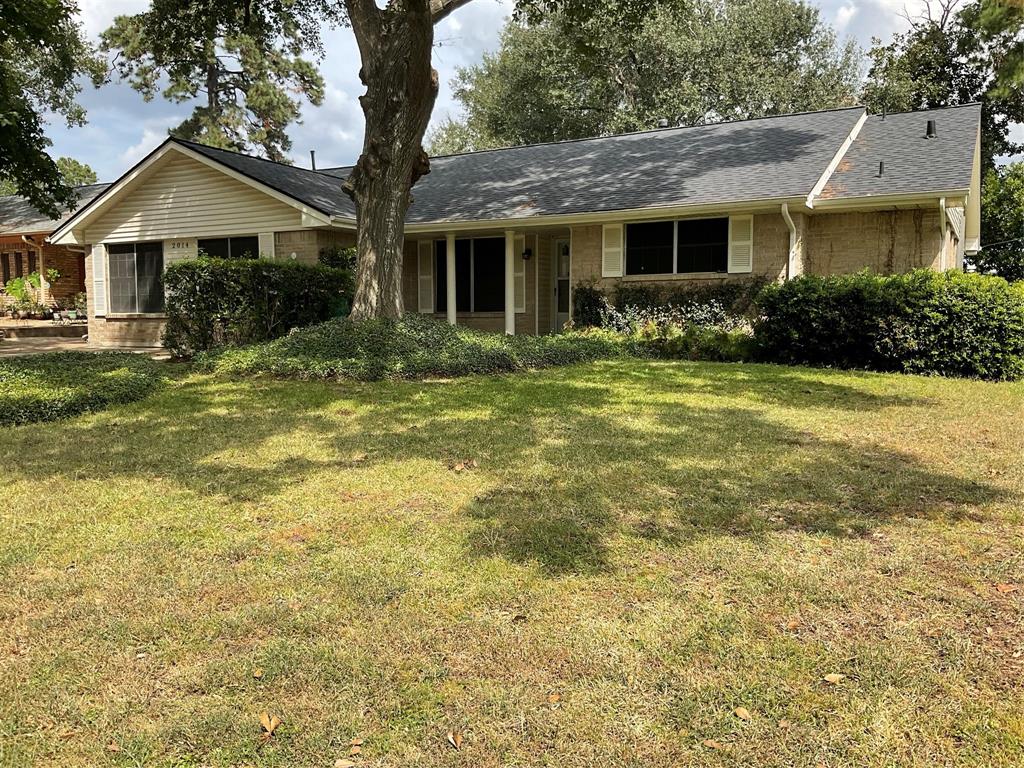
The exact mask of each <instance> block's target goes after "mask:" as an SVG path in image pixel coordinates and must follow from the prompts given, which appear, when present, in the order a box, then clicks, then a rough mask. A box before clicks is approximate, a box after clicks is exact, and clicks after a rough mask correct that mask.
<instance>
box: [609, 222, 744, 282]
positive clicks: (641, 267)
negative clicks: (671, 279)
mask: <svg viewBox="0 0 1024 768" xmlns="http://www.w3.org/2000/svg"><path fill="white" fill-rule="evenodd" d="M728 270H729V219H728V217H722V218H717V219H683V220H680V221H654V222H644V223H642V224H627V225H626V274H627V275H670V274H673V273H677V274H688V273H694V272H727V271H728Z"/></svg>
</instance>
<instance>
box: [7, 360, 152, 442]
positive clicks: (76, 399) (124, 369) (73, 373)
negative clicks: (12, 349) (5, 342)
mask: <svg viewBox="0 0 1024 768" xmlns="http://www.w3.org/2000/svg"><path fill="white" fill-rule="evenodd" d="M160 380H161V376H160V367H159V363H156V362H154V361H153V360H151V359H150V358H149V357H147V356H145V355H133V354H129V353H125V352H99V353H93V352H51V353H46V354H41V355H26V356H24V357H5V358H0V424H3V425H10V424H28V423H30V422H34V421H52V420H54V419H62V418H66V417H69V416H75V415H77V414H80V413H85V412H88V411H97V410H101V409H103V408H106V407H108V406H111V405H115V404H118V403H131V402H133V401H135V400H140V399H142V398H143V397H145V396H146V395H148V394H149V393H150V392H151V391H152V390H153V389H154V388H155V387H156V386H157V384H159V383H160Z"/></svg>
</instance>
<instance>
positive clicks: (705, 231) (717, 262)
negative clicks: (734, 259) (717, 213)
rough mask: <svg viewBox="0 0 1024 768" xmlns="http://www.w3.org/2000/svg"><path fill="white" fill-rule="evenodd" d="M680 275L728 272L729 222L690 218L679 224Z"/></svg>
mask: <svg viewBox="0 0 1024 768" xmlns="http://www.w3.org/2000/svg"><path fill="white" fill-rule="evenodd" d="M678 226H679V251H678V254H679V255H678V271H679V272H727V271H728V270H729V219H728V218H721V219H690V220H684V221H680V222H678Z"/></svg>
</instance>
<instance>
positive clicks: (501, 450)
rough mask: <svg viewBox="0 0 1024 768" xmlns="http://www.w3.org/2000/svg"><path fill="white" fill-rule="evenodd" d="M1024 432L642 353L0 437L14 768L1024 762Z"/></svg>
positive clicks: (198, 404) (981, 408)
mask: <svg viewBox="0 0 1024 768" xmlns="http://www.w3.org/2000/svg"><path fill="white" fill-rule="evenodd" d="M1022 416H1024V387H1022V386H1021V385H1009V384H998V385H996V384H983V383H978V382H969V381H950V380H940V379H923V378H914V377H899V376H885V375H866V374H854V373H836V372H826V371H807V370H800V369H784V368H775V367H770V366H726V365H713V364H686V363H639V362H635V361H633V362H614V363H598V364H593V365H590V366H585V367H577V368H568V369H559V370H554V371H545V372H537V373H530V374H523V375H519V376H516V377H502V378H469V379H463V380H458V381H448V382H429V383H428V382H409V383H377V384H358V383H352V384H339V385H335V384H326V383H294V382H270V381H256V382H240V383H230V382H224V381H218V380H216V379H211V378H207V377H201V376H193V377H191V378H184V379H182V380H180V381H178V382H177V383H175V384H174V385H173V386H172V387H170V388H168V389H166V390H165V391H162V392H160V393H158V394H157V395H155V396H153V397H151V398H149V399H148V400H146V401H145V402H143V403H137V404H135V405H130V406H124V407H119V408H117V409H114V410H112V411H109V412H107V413H103V414H97V415H93V416H88V417H83V418H80V419H77V420H74V421H71V422H65V423H56V424H52V425H46V426H45V427H38V426H37V427H23V428H15V429H8V430H6V431H5V432H4V435H3V437H2V438H0V467H3V470H2V472H3V474H2V479H0V493H2V494H3V498H4V500H5V504H4V506H3V508H2V511H0V518H2V519H0V523H2V527H3V530H4V532H5V535H4V537H3V539H2V540H0V576H2V581H0V671H2V674H0V712H2V713H3V716H2V717H0V765H17V766H30V765H38V766H43V765H54V764H59V765H63V766H93V765H112V766H121V765H147V766H150V765H153V766H192V765H195V766H243V765H246V766H248V765H259V766H292V765H303V766H307V765H308V766H332V765H334V764H335V762H336V761H338V760H341V759H345V760H352V761H354V762H355V763H356V764H357V765H365V766H381V767H391V766H412V765H416V766H456V765H465V766H517V765H518V766H526V765H538V766H539V765H557V766H592V765H621V766H644V768H652V767H658V766H687V765H692V766H709V765H710V766H715V765H723V766H725V765H729V766H734V765H750V766H754V765H757V766H780V767H781V766H816V765H819V764H821V765H826V766H847V765H858V766H891V765H920V766H934V765H964V766H967V765H977V766H1016V765H1020V764H1021V762H1022V761H1024V692H1022V687H1021V674H1022V672H1024V664H1022V658H1021V656H1022V651H1024V641H1022V640H1021V638H1022V636H1024V632H1022V630H1024V626H1022V623H1024V622H1022V619H1021V616H1022V612H1021V601H1022V599H1024V563H1022V559H1021V551H1022V545H1024V536H1022V528H1021V522H1022V519H1021V494H1022V492H1024V466H1022V462H1021V456H1022V451H1024V430H1022V426H1024V419H1022ZM471 462H475V466H474V465H473V464H472V463H471ZM459 464H461V465H462V469H461V470H460V469H457V467H458V465H459ZM998 585H1003V587H1002V588H1000V587H999V586H998ZM1018 585H1019V586H1020V589H1014V587H1017V586H1018ZM1007 586H1008V587H1011V588H1010V589H1007ZM830 675H841V676H842V677H837V678H832V680H833V682H829V681H828V680H826V676H830ZM739 708H742V709H743V710H744V711H745V712H744V713H745V714H746V715H747V717H741V716H738V715H737V710H738V709H739ZM264 712H266V713H268V715H269V716H271V717H272V716H277V717H280V718H281V719H282V720H283V724H281V725H280V726H276V727H275V728H274V733H273V736H271V737H269V738H267V737H265V736H263V735H261V734H262V733H264V732H265V730H266V729H265V726H261V724H260V720H261V715H262V714H263V713H264ZM449 733H451V734H452V740H454V741H456V742H457V743H458V745H459V746H458V749H456V748H455V747H454V746H453V745H452V740H449V738H448V735H449ZM353 739H357V740H360V739H361V740H362V743H361V744H358V745H356V746H359V753H358V754H356V755H350V752H351V750H352V747H353V744H352V740H353Z"/></svg>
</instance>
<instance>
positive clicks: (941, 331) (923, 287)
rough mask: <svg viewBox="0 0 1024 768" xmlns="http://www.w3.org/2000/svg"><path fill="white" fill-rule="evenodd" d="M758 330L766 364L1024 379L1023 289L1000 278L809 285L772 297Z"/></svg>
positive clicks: (858, 278) (930, 276)
mask: <svg viewBox="0 0 1024 768" xmlns="http://www.w3.org/2000/svg"><path fill="white" fill-rule="evenodd" d="M758 306H759V308H760V311H761V318H760V319H759V320H758V321H757V323H756V324H755V328H754V335H755V342H756V345H757V354H758V356H759V357H760V358H761V359H763V360H766V361H770V362H779V363H789V364H806V365H815V366H834V367H837V368H867V369H873V370H880V371H902V372H906V373H930V374H939V375H943V376H967V377H977V378H983V379H995V380H1000V379H1016V378H1020V377H1021V376H1022V375H1024V289H1022V288H1019V287H1016V286H1011V285H1010V284H1008V283H1007V282H1006V281H1005V280H1003V279H1002V278H998V277H988V276H984V275H975V274H964V273H960V272H945V273H938V272H933V271H931V270H924V269H922V270H916V271H914V272H910V273H907V274H904V275H891V276H880V275H874V274H870V273H867V272H862V273H860V274H856V275H846V276H833V277H817V276H811V275H805V276H803V277H799V278H796V279H794V280H790V281H788V282H786V283H783V284H780V285H772V286H769V287H767V288H766V289H765V290H764V291H763V293H762V294H761V296H760V298H759V299H758Z"/></svg>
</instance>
